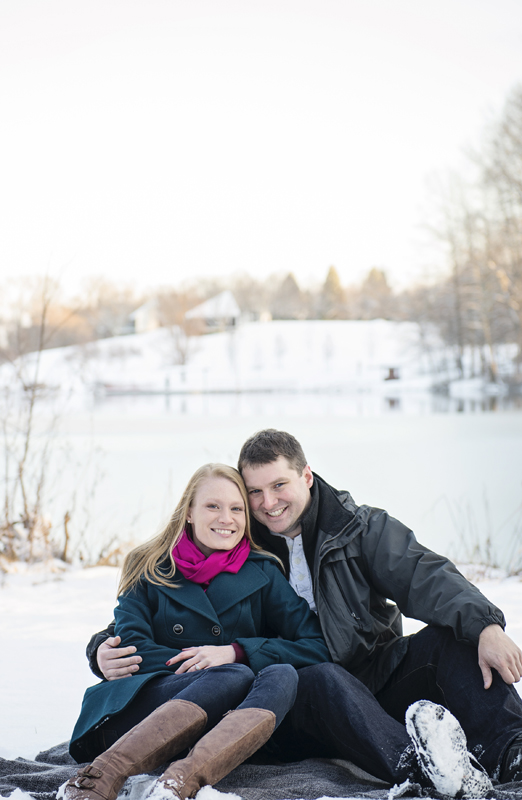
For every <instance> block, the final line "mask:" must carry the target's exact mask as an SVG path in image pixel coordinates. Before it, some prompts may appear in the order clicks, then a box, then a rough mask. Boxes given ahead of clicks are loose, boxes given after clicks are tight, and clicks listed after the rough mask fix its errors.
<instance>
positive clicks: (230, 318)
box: [185, 289, 241, 333]
mask: <svg viewBox="0 0 522 800" xmlns="http://www.w3.org/2000/svg"><path fill="white" fill-rule="evenodd" d="M240 316H241V309H240V308H239V306H238V304H237V302H236V298H235V297H234V295H233V294H232V292H231V291H230V290H228V289H227V290H226V291H224V292H220V293H219V294H217V295H216V296H215V297H211V298H210V299H209V300H205V302H204V303H200V304H199V305H198V306H196V307H195V308H191V309H190V311H187V313H186V314H185V319H186V320H187V321H190V322H193V323H196V324H197V325H198V327H199V328H200V329H201V331H202V332H203V333H211V332H213V331H224V330H230V329H231V328H235V327H236V325H237V324H238V321H239V318H240Z"/></svg>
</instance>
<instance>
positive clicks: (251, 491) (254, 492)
mask: <svg viewBox="0 0 522 800" xmlns="http://www.w3.org/2000/svg"><path fill="white" fill-rule="evenodd" d="M258 493H259V489H250V491H249V492H248V494H258Z"/></svg>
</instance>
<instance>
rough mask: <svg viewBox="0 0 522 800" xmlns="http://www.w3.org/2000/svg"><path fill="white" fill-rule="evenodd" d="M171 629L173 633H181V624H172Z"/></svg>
mask: <svg viewBox="0 0 522 800" xmlns="http://www.w3.org/2000/svg"><path fill="white" fill-rule="evenodd" d="M172 630H173V631H174V633H177V634H180V633H183V625H180V624H179V622H178V623H177V624H176V625H174V627H173V628H172Z"/></svg>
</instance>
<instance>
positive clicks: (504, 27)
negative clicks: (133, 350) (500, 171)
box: [0, 0, 522, 288]
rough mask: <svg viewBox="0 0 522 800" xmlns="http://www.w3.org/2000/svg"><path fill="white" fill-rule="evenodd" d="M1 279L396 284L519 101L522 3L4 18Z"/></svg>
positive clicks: (60, 8) (217, 2)
mask: <svg viewBox="0 0 522 800" xmlns="http://www.w3.org/2000/svg"><path fill="white" fill-rule="evenodd" d="M0 70H1V72H0V108H1V113H2V121H1V125H0V152H1V154H2V156H1V158H2V164H1V167H0V278H4V277H9V276H21V275H26V274H34V273H44V272H46V271H48V272H50V273H51V274H52V275H57V274H61V275H62V279H63V280H64V281H65V283H66V285H67V286H69V287H74V288H76V287H77V286H79V285H80V283H81V280H82V278H83V277H84V276H88V275H102V276H104V277H106V278H109V279H111V280H113V281H115V282H125V283H131V284H132V283H134V284H135V285H136V286H137V287H139V288H144V287H148V286H155V285H159V284H174V285H175V284H177V283H179V282H180V281H182V280H183V279H186V278H193V277H195V276H200V275H201V276H222V275H227V274H229V273H235V272H241V271H247V272H250V273H252V274H254V275H258V276H263V275H268V274H272V273H273V274H280V275H284V274H286V273H287V272H288V271H293V272H294V274H295V275H296V277H297V279H298V280H299V281H300V282H302V283H303V284H305V283H307V282H309V281H310V280H313V279H314V278H315V279H316V280H321V281H322V280H323V279H324V277H325V275H326V271H327V269H328V267H329V265H330V264H334V265H335V266H336V267H337V269H338V270H339V273H340V275H341V279H342V281H343V282H344V283H346V284H348V283H352V282H355V281H357V280H360V279H361V277H363V276H364V274H366V272H367V271H368V270H369V269H370V268H371V267H372V266H378V267H381V268H384V269H386V270H387V272H388V274H389V277H390V279H391V281H392V282H393V283H394V284H395V285H404V284H406V283H407V282H408V281H410V280H412V279H413V278H415V277H416V276H418V275H420V274H421V273H422V271H423V269H424V267H425V266H426V265H429V264H431V263H433V261H434V260H435V259H436V258H439V254H438V253H437V252H436V251H435V250H432V248H431V247H430V246H429V244H427V243H426V235H425V233H424V232H423V231H422V230H421V229H420V227H419V224H420V223H421V222H422V220H423V215H422V208H423V207H424V206H426V202H427V190H426V180H427V178H428V177H429V176H430V175H433V173H438V172H444V171H445V170H447V169H448V168H450V167H458V165H459V164H461V163H462V162H463V154H462V151H463V148H464V147H466V146H468V145H470V144H473V143H476V142H477V141H478V140H479V137H480V134H481V131H482V130H483V128H484V126H485V124H486V123H487V121H488V120H489V119H492V118H494V117H495V115H498V114H499V112H500V110H501V109H502V106H503V103H504V100H505V98H506V95H507V93H508V92H509V90H510V89H511V88H512V87H513V86H514V85H515V84H516V83H518V82H520V81H522V3H521V2H520V0H0Z"/></svg>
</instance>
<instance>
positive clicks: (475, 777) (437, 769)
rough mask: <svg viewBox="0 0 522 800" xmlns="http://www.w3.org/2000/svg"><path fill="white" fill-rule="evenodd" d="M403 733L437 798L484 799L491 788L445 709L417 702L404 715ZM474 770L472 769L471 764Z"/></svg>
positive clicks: (424, 701)
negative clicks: (437, 792)
mask: <svg viewBox="0 0 522 800" xmlns="http://www.w3.org/2000/svg"><path fill="white" fill-rule="evenodd" d="M406 730H407V731H408V734H409V736H410V737H411V740H412V742H413V746H414V747H415V752H416V755H417V760H418V762H419V766H420V768H421V769H422V772H423V773H424V775H425V776H426V777H427V778H428V780H429V781H430V782H431V783H432V784H433V786H434V788H435V789H437V791H439V792H440V793H441V794H446V795H449V796H450V797H456V796H457V795H458V796H459V797H475V798H479V797H484V796H485V795H486V793H487V792H489V791H490V790H491V789H492V788H493V784H492V783H491V781H490V779H489V778H488V776H487V775H486V773H485V772H483V771H482V769H481V768H480V765H479V764H478V762H477V761H476V759H475V758H474V757H473V756H472V755H471V754H470V753H468V750H467V742H466V736H465V734H464V731H463V730H462V728H461V727H460V724H459V722H458V720H456V719H455V717H454V716H453V714H451V713H450V712H449V711H448V710H447V709H446V708H443V707H442V706H439V705H437V704H436V703H430V702H429V700H419V701H418V702H417V703H413V705H411V706H410V707H409V708H408V710H407V711H406ZM472 760H473V761H474V762H475V764H477V766H473V764H472V763H471V761H472Z"/></svg>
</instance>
